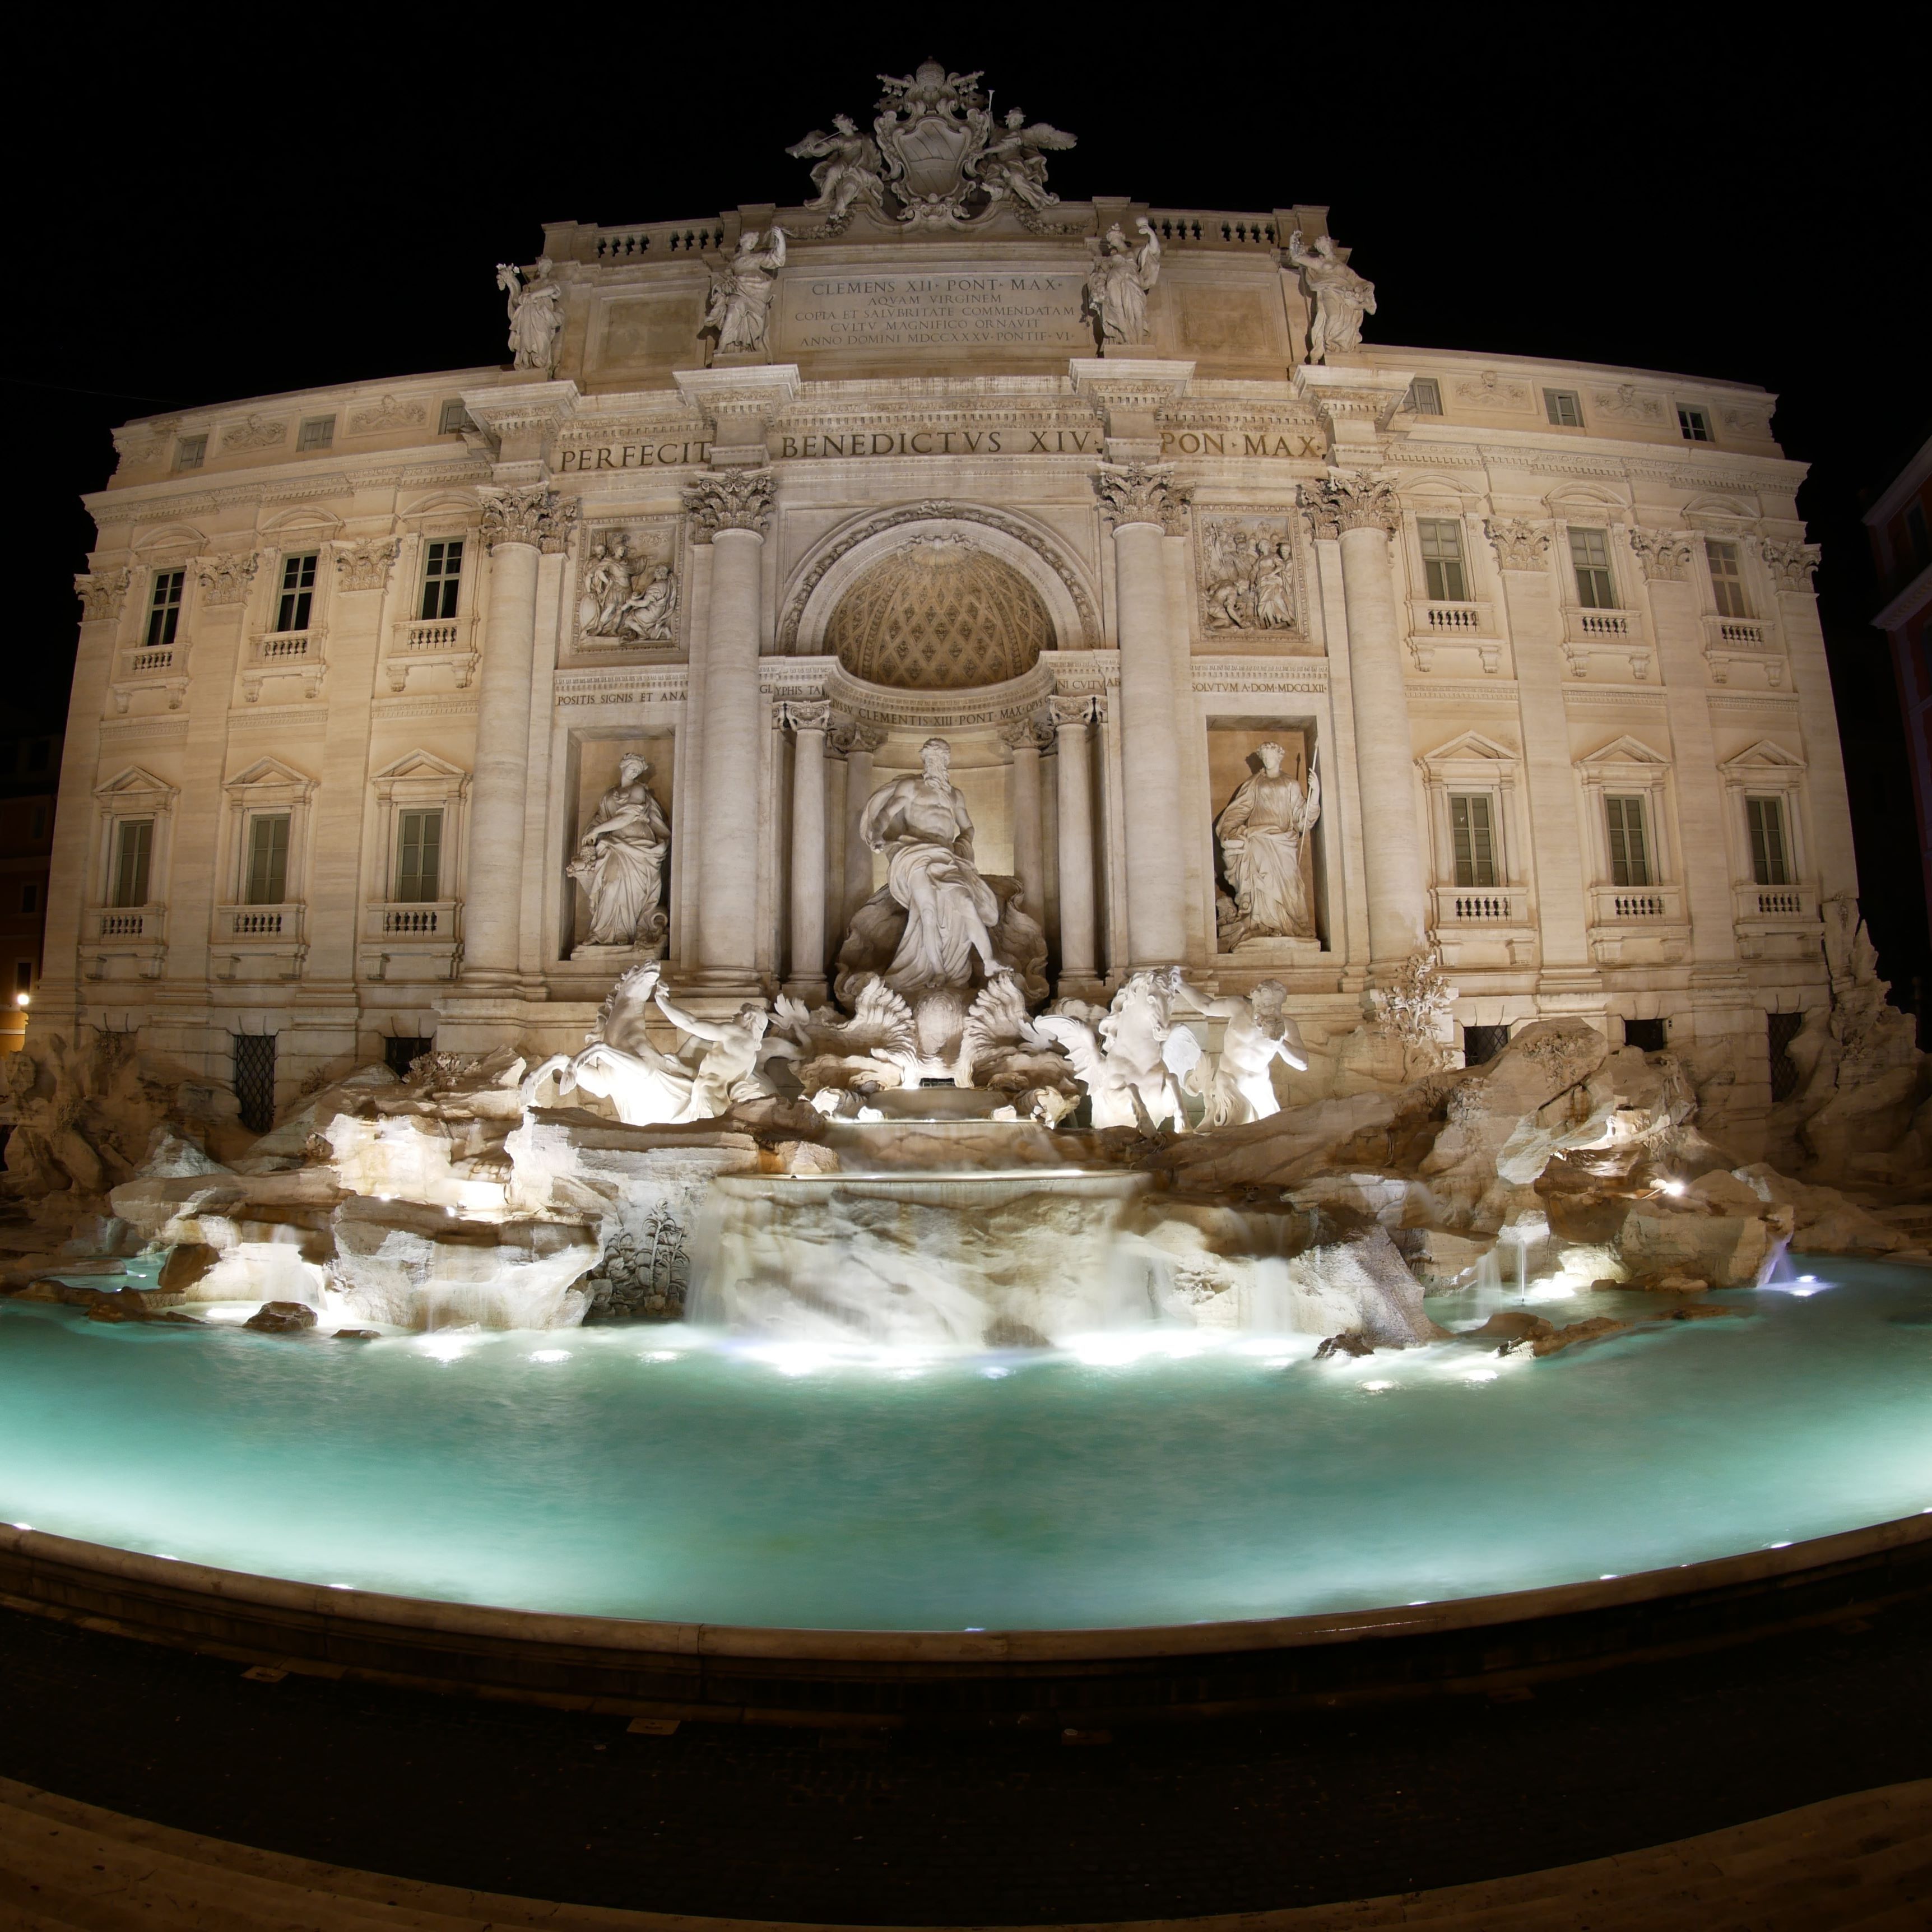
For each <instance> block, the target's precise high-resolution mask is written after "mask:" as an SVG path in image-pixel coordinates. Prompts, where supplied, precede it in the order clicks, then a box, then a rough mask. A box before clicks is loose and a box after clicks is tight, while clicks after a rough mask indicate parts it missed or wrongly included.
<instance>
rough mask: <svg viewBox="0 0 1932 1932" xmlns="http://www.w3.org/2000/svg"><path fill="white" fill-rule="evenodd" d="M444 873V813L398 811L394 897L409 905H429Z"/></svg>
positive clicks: (441, 881) (435, 894)
mask: <svg viewBox="0 0 1932 1932" xmlns="http://www.w3.org/2000/svg"><path fill="white" fill-rule="evenodd" d="M442 874H443V814H442V812H441V811H399V812H398V813H397V814H396V889H395V895H394V896H395V898H396V899H397V900H398V901H401V902H403V903H404V904H410V905H422V904H426V903H427V902H428V901H430V900H431V899H434V898H435V897H436V896H437V887H438V886H440V884H441V883H443V877H442Z"/></svg>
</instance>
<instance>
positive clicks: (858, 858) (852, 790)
mask: <svg viewBox="0 0 1932 1932" xmlns="http://www.w3.org/2000/svg"><path fill="white" fill-rule="evenodd" d="M884 742H886V736H885V733H883V731H881V730H879V729H878V728H877V727H876V726H874V725H871V724H858V723H853V724H841V726H840V727H838V748H839V749H840V750H841V751H843V752H844V754H845V877H844V882H843V883H844V892H843V893H842V895H841V900H840V904H841V910H840V913H839V917H838V927H839V930H838V938H839V941H840V943H841V944H843V943H844V938H845V929H846V928H847V926H850V924H851V922H852V917H853V914H854V913H856V912H857V910H859V907H861V906H862V905H863V904H865V901H867V900H868V898H871V896H872V848H871V847H870V846H869V845H868V844H866V843H865V840H864V839H862V838H860V837H859V820H860V819H861V818H862V817H863V816H864V815H865V801H866V800H867V799H868V798H870V797H871V795H872V754H873V753H874V751H877V749H878V748H879V747H880V745H883V743H884Z"/></svg>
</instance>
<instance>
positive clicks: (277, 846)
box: [242, 811, 289, 905]
mask: <svg viewBox="0 0 1932 1932" xmlns="http://www.w3.org/2000/svg"><path fill="white" fill-rule="evenodd" d="M288 889H289V814H287V812H286V811H264V812H258V813H257V814H256V816H255V817H253V818H251V819H250V820H249V821H248V880H247V881H246V884H245V889H244V891H243V892H242V898H243V899H244V900H245V901H246V902H247V903H248V904H250V905H280V904H282V903H283V902H284V900H286V899H287V897H288V895H289V890H288Z"/></svg>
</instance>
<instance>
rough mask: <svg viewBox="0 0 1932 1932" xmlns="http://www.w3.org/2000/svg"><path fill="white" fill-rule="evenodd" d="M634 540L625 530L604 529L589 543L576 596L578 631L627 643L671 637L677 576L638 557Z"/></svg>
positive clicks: (661, 564)
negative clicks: (578, 593) (580, 585)
mask: <svg viewBox="0 0 1932 1932" xmlns="http://www.w3.org/2000/svg"><path fill="white" fill-rule="evenodd" d="M637 541H638V540H637V537H636V536H635V535H633V534H632V533H631V532H629V531H628V530H606V531H604V532H602V534H601V535H599V536H598V538H597V539H596V541H594V542H593V543H592V544H591V546H590V548H589V552H588V553H587V554H586V556H585V558H584V562H583V590H582V593H581V594H580V595H579V597H578V598H577V632H578V634H579V635H580V636H582V637H607V638H609V639H610V640H612V641H613V643H628V644H655V643H671V642H673V640H675V638H676V630H675V629H674V628H673V624H672V619H673V618H674V617H675V616H676V614H677V580H676V577H674V576H673V574H672V573H671V567H670V565H669V564H667V563H665V562H661V561H658V560H654V559H651V558H649V557H647V556H640V555H639V554H638V553H637V550H636V548H635V546H636V544H637Z"/></svg>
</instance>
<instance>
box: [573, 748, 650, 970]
mask: <svg viewBox="0 0 1932 1932" xmlns="http://www.w3.org/2000/svg"><path fill="white" fill-rule="evenodd" d="M650 770H651V767H650V765H649V761H648V760H646V759H644V758H642V757H639V756H638V754H637V753H636V752H635V751H627V752H626V753H625V754H624V756H623V757H622V758H620V759H619V760H618V763H617V782H616V784H614V785H613V786H612V787H610V790H608V791H607V792H606V793H604V796H602V797H601V798H600V799H598V801H597V809H596V811H595V812H594V813H593V814H592V817H591V822H590V824H589V826H588V827H587V828H586V830H585V832H584V834H583V837H582V838H580V840H579V841H577V854H576V856H575V857H574V858H573V859H571V862H570V863H569V864H568V865H567V866H566V867H565V868H564V869H565V871H566V872H568V874H569V875H570V877H571V878H573V879H574V880H577V883H579V884H580V886H583V891H584V896H585V897H586V898H588V899H589V901H590V934H589V938H588V939H586V941H585V942H584V944H585V945H586V946H587V947H607V946H618V947H628V948H631V949H634V950H643V949H650V948H656V949H658V950H661V948H662V947H663V944H664V933H665V930H666V929H667V926H668V924H669V922H668V920H667V918H666V917H665V914H664V906H663V903H662V901H663V898H664V861H665V860H666V859H667V858H668V857H669V856H670V823H669V821H668V820H667V819H666V818H665V817H664V810H663V808H662V807H661V805H659V804H658V802H657V800H656V799H655V798H654V797H653V796H652V794H651V789H650V787H649V784H647V783H646V779H648V778H649V776H650ZM580 950H581V949H580Z"/></svg>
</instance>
